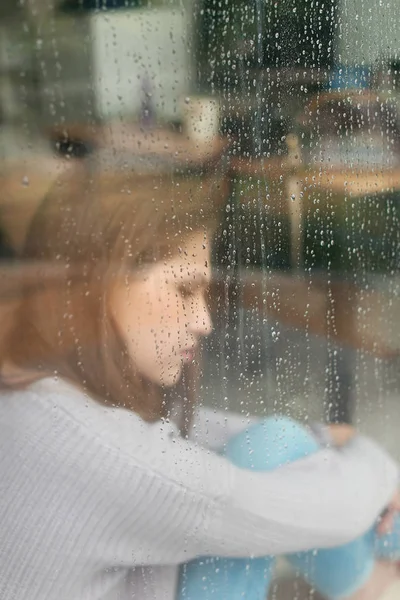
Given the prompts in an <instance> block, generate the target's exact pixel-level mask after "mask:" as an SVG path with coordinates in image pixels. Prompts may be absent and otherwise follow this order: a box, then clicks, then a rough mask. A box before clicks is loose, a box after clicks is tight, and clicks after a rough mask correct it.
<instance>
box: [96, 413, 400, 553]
mask: <svg viewBox="0 0 400 600" xmlns="http://www.w3.org/2000/svg"><path fill="white" fill-rule="evenodd" d="M142 429H143V435H142V436H138V437H136V440H135V441H133V440H132V439H131V440H128V439H124V436H123V435H121V434H120V437H119V442H118V446H116V445H115V442H114V441H112V440H110V439H107V442H106V444H105V443H104V440H103V439H99V438H98V439H97V446H98V447H97V448H96V459H95V463H94V464H93V465H91V464H88V465H87V468H88V469H89V470H90V469H93V467H94V466H95V467H96V469H97V470H99V471H98V472H100V473H101V472H102V470H104V469H107V472H108V474H110V473H112V476H110V475H108V477H107V478H106V477H102V478H101V480H100V481H99V482H98V485H97V486H96V487H97V494H98V495H103V496H104V498H103V505H104V503H105V505H109V506H110V507H113V510H115V517H117V523H118V524H119V525H118V526H116V522H115V520H114V519H112V520H111V521H110V522H109V525H108V527H105V532H106V537H105V539H107V540H110V539H114V540H116V539H118V540H120V543H119V544H118V548H119V549H120V550H122V549H125V550H126V555H127V556H128V557H132V556H133V555H134V554H135V553H136V559H135V562H137V561H139V562H141V563H143V562H144V563H145V564H171V563H173V564H177V563H181V562H186V561H188V560H190V559H193V558H195V557H198V556H202V555H220V556H232V557H241V556H256V555H260V556H261V555H267V554H274V555H278V554H285V553H289V552H296V551H300V550H307V549H311V548H316V547H319V548H322V547H331V546H337V545H340V544H344V543H347V542H349V541H351V540H353V539H355V538H356V537H358V536H359V535H361V534H363V533H364V532H366V531H367V530H368V529H369V528H370V527H371V526H372V525H373V523H374V521H375V520H376V518H377V517H378V516H379V514H380V513H381V511H382V510H383V509H384V507H385V506H386V505H387V504H388V502H389V501H390V499H391V497H392V496H393V494H394V492H395V489H396V487H397V482H398V471H397V466H396V464H395V462H394V461H393V460H392V459H391V458H390V457H389V456H388V455H387V454H386V453H385V452H384V451H383V450H382V449H381V448H379V447H378V446H377V445H376V444H375V443H373V442H372V441H370V440H368V439H365V438H363V437H358V438H357V439H355V440H354V441H353V442H352V443H351V444H349V445H348V446H347V447H345V448H343V449H341V450H335V449H330V448H325V449H322V450H321V451H319V452H318V453H316V454H315V455H313V456H310V457H308V458H305V459H302V460H298V461H296V462H295V463H292V464H290V465H287V466H283V467H281V468H279V469H276V470H275V471H272V472H269V473H259V472H258V473H256V472H251V471H247V470H243V469H239V468H236V467H234V466H232V465H231V464H230V463H229V462H228V461H227V460H225V459H224V458H222V457H220V456H218V455H216V454H214V453H213V452H210V451H207V450H205V449H203V448H201V447H199V446H197V445H195V444H193V443H191V442H189V441H185V440H182V439H181V438H180V437H179V436H176V434H175V432H174V430H173V429H171V428H170V426H169V425H168V424H165V425H164V426H162V427H161V429H160V425H159V424H155V425H147V424H142ZM121 433H122V432H121ZM110 461H111V463H112V464H110ZM107 465H108V467H107ZM99 518H102V516H101V515H99ZM109 548H110V545H109ZM139 549H140V553H139V554H137V551H138V550H139Z"/></svg>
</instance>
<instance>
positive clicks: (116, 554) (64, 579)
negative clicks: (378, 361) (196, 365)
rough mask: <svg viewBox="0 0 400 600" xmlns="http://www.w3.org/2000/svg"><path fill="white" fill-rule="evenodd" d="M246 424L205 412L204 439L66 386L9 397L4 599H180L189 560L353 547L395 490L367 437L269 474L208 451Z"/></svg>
mask: <svg viewBox="0 0 400 600" xmlns="http://www.w3.org/2000/svg"><path fill="white" fill-rule="evenodd" d="M208 420H209V422H207V421H208ZM246 425H247V422H246V421H245V420H242V419H240V418H239V417H236V418H235V417H232V418H231V419H228V422H225V415H223V416H222V417H221V416H220V417H218V416H215V415H213V414H212V412H208V413H205V412H200V413H199V415H198V421H197V423H196V427H195V429H194V431H195V432H197V436H198V439H197V443H196V442H194V441H187V440H183V439H181V438H180V437H179V436H178V434H177V431H176V429H175V428H174V426H173V425H172V424H169V423H156V424H152V425H149V424H146V423H144V422H143V421H142V420H141V419H140V418H139V417H137V416H136V415H135V414H132V413H130V412H128V411H125V410H122V409H110V408H105V407H103V406H101V405H99V404H97V403H96V402H94V401H93V400H91V399H90V398H88V397H86V396H85V395H84V394H83V393H81V392H80V391H78V390H77V389H76V388H74V387H73V386H71V385H69V384H66V383H65V382H61V381H60V382H56V381H53V380H43V381H42V382H39V383H36V384H35V385H33V386H31V387H30V388H29V389H28V390H26V391H22V392H21V391H16V392H7V393H3V394H2V395H1V396H0V445H1V452H0V488H1V489H0V598H1V600H55V599H57V600H72V599H73V600H127V599H128V598H129V599H137V600H147V599H148V600H150V599H151V600H172V599H173V598H174V594H175V586H176V574H177V567H176V566H177V565H178V564H179V563H182V562H185V561H188V560H190V559H192V558H194V557H196V556H201V555H226V556H249V555H263V554H281V553H285V552H293V551H296V550H302V549H309V548H311V547H327V546H332V545H338V544H341V543H345V542H347V541H349V540H351V539H353V538H354V537H356V536H357V535H359V534H361V533H363V532H364V531H365V530H366V529H367V528H368V527H369V526H370V525H371V524H372V523H373V521H374V519H375V518H376V517H377V516H378V514H379V513H380V512H381V511H382V509H383V508H384V507H385V505H386V504H387V503H388V501H389V499H390V497H391V496H392V494H393V493H394V491H395V488H396V486H397V466H396V464H395V463H394V462H393V461H392V460H391V459H390V458H389V457H388V456H387V455H386V453H385V452H384V451H383V450H381V449H380V448H379V447H377V445H375V444H374V443H373V442H371V441H370V440H367V439H365V438H362V437H359V438H357V439H356V440H355V441H354V442H353V443H351V444H350V445H349V446H348V447H346V448H345V449H343V450H341V451H337V450H334V449H323V450H321V451H320V452H319V453H317V454H316V455H314V456H311V457H309V458H306V459H303V460H300V461H297V462H295V463H293V464H291V465H288V466H284V467H282V468H280V469H277V470H276V471H274V472H271V473H255V472H250V471H244V470H240V469H238V468H235V467H233V466H232V465H231V464H229V462H228V461H227V460H225V459H224V458H222V457H220V456H218V455H217V454H216V453H214V452H213V451H210V450H209V449H205V448H204V447H202V446H204V445H205V444H206V441H207V440H208V441H209V442H210V444H209V445H211V446H213V447H216V446H217V445H218V442H219V443H220V444H223V443H224V441H225V440H226V438H227V437H228V436H229V435H230V434H231V433H233V432H236V431H238V429H240V428H244V427H246ZM200 444H201V445H202V446H201V445H200Z"/></svg>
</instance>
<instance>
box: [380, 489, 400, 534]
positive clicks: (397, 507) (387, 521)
mask: <svg viewBox="0 0 400 600" xmlns="http://www.w3.org/2000/svg"><path fill="white" fill-rule="evenodd" d="M399 512H400V492H399V491H397V492H396V493H395V495H394V497H393V499H392V501H391V503H390V504H389V506H388V507H387V509H386V510H385V512H384V513H383V514H382V515H381V518H380V520H379V523H378V526H377V531H378V533H379V535H386V534H387V533H390V532H391V531H392V529H393V520H394V518H395V516H396V515H397V514H398V513H399Z"/></svg>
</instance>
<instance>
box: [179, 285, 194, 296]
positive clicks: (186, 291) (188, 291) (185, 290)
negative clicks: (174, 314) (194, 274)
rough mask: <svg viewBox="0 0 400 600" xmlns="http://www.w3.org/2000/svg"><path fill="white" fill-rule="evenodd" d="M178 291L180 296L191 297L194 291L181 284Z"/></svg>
mask: <svg viewBox="0 0 400 600" xmlns="http://www.w3.org/2000/svg"><path fill="white" fill-rule="evenodd" d="M179 291H180V293H181V296H182V298H191V297H192V296H194V291H193V289H192V288H191V287H189V286H186V285H181V286H180V287H179Z"/></svg>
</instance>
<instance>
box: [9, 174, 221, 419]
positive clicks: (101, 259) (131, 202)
mask: <svg viewBox="0 0 400 600" xmlns="http://www.w3.org/2000/svg"><path fill="white" fill-rule="evenodd" d="M222 182H223V179H222V178H221V177H215V176H209V177H192V176H191V177H178V176H176V177H172V176H150V175H147V176H144V175H142V176H140V175H135V174H132V173H128V172H123V171H122V172H117V173H108V172H100V171H92V170H91V169H90V168H88V167H87V166H85V165H82V166H79V167H77V168H76V169H73V171H72V172H69V173H67V175H64V176H63V177H61V178H60V179H59V180H58V181H57V182H56V184H55V185H54V187H53V188H52V190H51V191H50V193H49V194H48V195H47V197H46V198H45V199H44V201H43V202H42V204H41V205H40V208H39V210H38V211H37V214H36V215H35V217H34V219H33V221H32V224H31V227H30V230H29V233H28V236H27V240H26V245H25V250H24V253H23V258H24V259H25V260H30V261H45V262H46V263H49V262H50V263H56V264H59V265H60V269H61V270H62V271H63V276H62V277H61V278H60V277H59V278H58V281H57V284H56V285H50V284H47V285H46V286H44V289H43V290H42V291H41V292H40V293H39V292H36V293H35V294H32V293H29V294H25V295H24V297H23V298H22V301H21V303H20V305H19V307H18V310H17V312H16V316H15V322H14V324H13V326H12V327H11V329H10V332H9V334H8V336H7V339H6V343H5V344H4V345H3V350H2V355H1V356H0V360H1V362H2V364H3V365H4V364H6V363H11V364H14V365H16V366H17V367H18V368H20V369H22V370H24V371H25V370H30V371H33V372H34V373H36V374H39V375H38V376H39V377H41V376H43V375H44V374H46V375H48V374H50V375H51V374H57V375H58V376H60V377H66V378H69V379H70V380H72V381H74V382H75V383H77V384H78V385H79V386H80V387H82V388H84V389H86V390H87V392H88V393H89V394H90V395H92V396H93V397H95V398H97V399H98V400H100V401H102V402H106V403H108V404H111V405H116V406H125V407H127V408H130V409H131V410H134V411H136V412H137V413H139V414H140V415H141V416H142V417H143V418H145V419H148V420H153V419H157V418H159V417H160V416H161V415H163V414H164V413H165V400H164V396H163V394H162V393H160V390H159V389H156V388H155V387H154V386H153V385H151V384H150V383H148V382H146V381H144V380H143V379H142V378H141V377H140V376H139V375H138V374H137V373H136V372H135V369H134V366H133V365H132V363H131V360H130V357H129V355H128V352H127V349H126V347H125V344H124V342H123V340H122V339H121V336H120V335H119V334H118V331H117V328H116V326H115V324H114V322H113V320H112V318H111V315H110V314H109V310H108V302H107V301H106V300H107V294H108V291H109V289H110V286H111V285H112V281H113V279H114V278H115V277H118V276H120V275H121V274H122V273H123V272H124V271H126V269H137V268H140V266H141V265H142V264H143V263H148V262H149V261H157V260H159V259H160V258H162V257H165V256H168V255H173V253H174V252H176V250H177V247H178V246H179V245H180V244H181V243H182V240H183V239H184V238H185V236H188V235H190V234H192V233H193V232H195V231H198V230H201V229H205V230H210V229H213V228H214V227H215V224H216V217H217V208H216V207H218V206H221V196H222V195H223V194H224V191H223V184H222Z"/></svg>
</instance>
